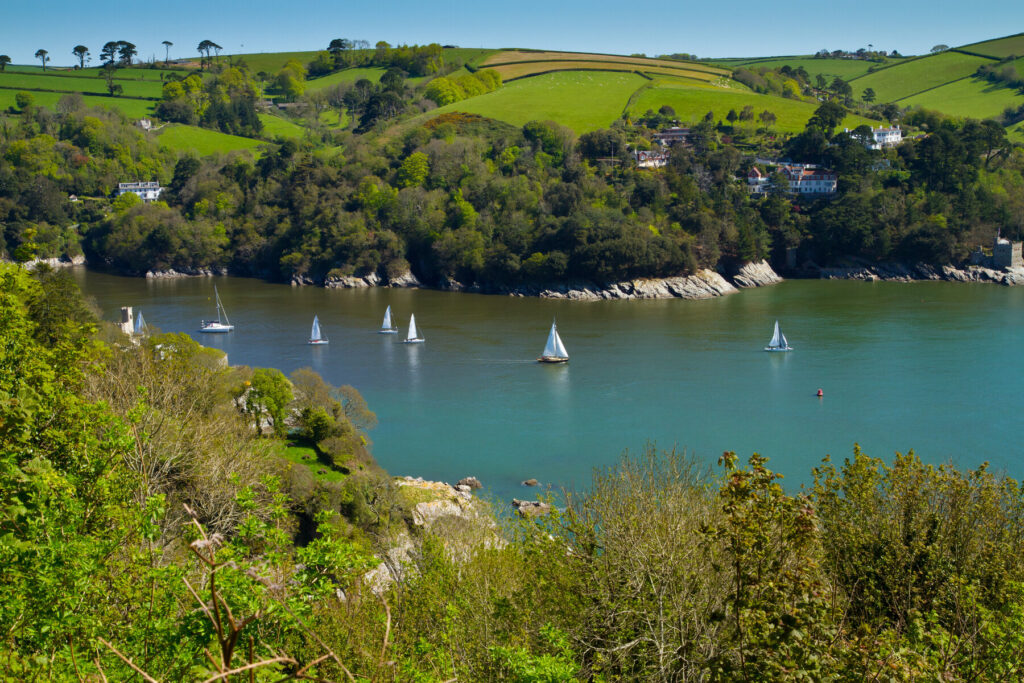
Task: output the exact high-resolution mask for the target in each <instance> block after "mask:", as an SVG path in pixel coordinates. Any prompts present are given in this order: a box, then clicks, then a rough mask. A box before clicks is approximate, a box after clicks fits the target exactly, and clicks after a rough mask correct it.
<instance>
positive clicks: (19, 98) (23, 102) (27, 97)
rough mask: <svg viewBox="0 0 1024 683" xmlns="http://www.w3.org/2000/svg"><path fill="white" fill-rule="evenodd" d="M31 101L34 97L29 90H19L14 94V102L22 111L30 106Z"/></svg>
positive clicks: (33, 100)
mask: <svg viewBox="0 0 1024 683" xmlns="http://www.w3.org/2000/svg"><path fill="white" fill-rule="evenodd" d="M33 102H35V97H34V96H33V95H32V93H30V92H25V91H21V92H18V93H17V94H15V95H14V103H15V104H17V105H18V109H21V110H23V111H24V110H25V109H28V108H29V107H31V106H32V103H33Z"/></svg>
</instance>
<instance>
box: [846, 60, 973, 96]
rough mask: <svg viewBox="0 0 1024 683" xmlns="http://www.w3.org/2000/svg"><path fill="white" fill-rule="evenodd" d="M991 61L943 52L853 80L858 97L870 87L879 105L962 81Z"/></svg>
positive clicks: (851, 84)
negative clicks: (958, 80) (960, 79)
mask: <svg viewBox="0 0 1024 683" xmlns="http://www.w3.org/2000/svg"><path fill="white" fill-rule="evenodd" d="M990 63H992V60H990V59H985V58H984V57H975V56H973V55H967V54H963V53H960V52H953V51H948V52H940V53H939V54H936V55H930V56H928V57H921V58H920V59H913V60H908V61H906V62H903V63H902V64H897V65H896V66H891V67H888V68H886V69H879V70H878V71H875V72H874V73H870V74H867V75H865V76H861V77H860V78H854V79H853V80H851V81H850V86H851V87H852V88H853V92H854V94H855V95H857V96H860V94H861V93H862V92H864V90H865V89H867V88H872V89H873V90H874V91H875V97H876V99H877V101H878V102H898V101H900V100H902V99H903V98H905V97H910V96H912V95H916V94H918V93H921V92H924V91H926V90H930V89H931V88H936V87H938V86H940V85H943V84H945V83H949V82H951V81H955V80H957V79H959V78H965V77H967V76H970V75H971V74H973V73H974V72H975V71H977V70H978V67H979V66H981V65H982V64H990Z"/></svg>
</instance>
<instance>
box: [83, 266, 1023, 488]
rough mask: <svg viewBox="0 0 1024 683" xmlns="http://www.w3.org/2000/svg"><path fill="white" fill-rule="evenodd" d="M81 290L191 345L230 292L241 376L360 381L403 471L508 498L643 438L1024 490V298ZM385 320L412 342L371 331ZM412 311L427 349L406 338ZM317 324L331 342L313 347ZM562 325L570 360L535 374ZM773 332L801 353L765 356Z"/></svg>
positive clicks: (147, 285)
mask: <svg viewBox="0 0 1024 683" xmlns="http://www.w3.org/2000/svg"><path fill="white" fill-rule="evenodd" d="M76 276H77V277H78V278H79V281H80V283H81V284H82V286H83V288H84V289H85V291H86V293H87V294H90V295H92V296H93V297H95V299H96V300H97V302H98V303H99V304H100V306H101V307H102V309H103V311H104V314H105V315H106V316H107V317H108V318H110V319H114V318H116V317H117V315H118V309H119V307H120V306H122V305H130V306H134V307H135V308H136V310H138V309H139V308H141V309H142V311H143V313H144V314H145V318H146V321H147V322H148V323H149V324H150V325H156V326H158V327H160V328H161V329H163V330H164V331H174V332H190V333H194V332H195V330H196V329H198V325H199V320H200V319H201V318H204V317H207V318H208V317H211V316H212V315H213V301H212V297H213V284H214V282H216V284H217V287H218V289H219V290H220V295H221V299H222V301H223V302H224V306H225V308H226V310H227V312H228V315H229V316H230V317H231V322H233V323H234V324H235V326H236V328H235V332H233V333H231V334H227V335H202V334H194V335H193V336H195V337H196V338H197V339H199V340H200V342H202V343H204V344H207V345H211V346H216V347H218V348H221V349H223V350H224V351H226V352H227V353H228V354H229V358H230V361H231V363H233V364H247V365H253V366H272V367H277V368H280V369H281V370H283V371H285V372H286V373H287V372H291V371H292V370H294V369H296V368H299V367H303V366H310V367H312V368H313V369H315V370H317V371H318V372H320V373H321V374H322V375H323V376H324V377H325V378H326V379H327V380H328V381H330V382H331V383H333V384H351V385H353V386H355V387H356V388H357V389H359V390H360V391H361V392H362V394H363V395H364V396H365V397H366V399H367V401H368V402H369V404H370V407H371V408H372V409H373V410H374V411H375V412H376V413H377V415H378V418H379V420H380V424H379V426H378V427H377V428H376V429H375V430H373V431H372V432H371V434H370V436H371V439H372V440H373V442H374V443H373V452H374V455H375V456H376V458H377V460H378V461H379V462H380V463H381V465H383V466H384V467H385V468H386V469H387V470H389V471H390V472H392V473H394V474H408V475H412V476H422V477H425V478H427V479H441V480H446V481H454V480H457V479H459V478H461V477H464V476H467V475H473V476H476V477H478V478H480V480H481V481H483V482H484V484H485V485H486V486H488V487H489V488H490V489H491V490H492V491H493V492H494V493H495V494H497V495H499V496H502V497H510V496H513V495H518V496H520V497H522V496H523V495H525V494H524V492H523V489H522V488H521V487H520V485H519V482H520V481H522V480H523V479H527V478H530V477H534V478H537V479H539V480H540V481H541V482H542V483H545V484H552V485H556V486H560V485H566V486H585V485H586V484H587V483H588V482H589V478H590V473H591V470H592V468H593V467H595V466H603V465H608V464H612V463H614V462H615V461H616V460H617V459H618V457H619V456H620V454H621V453H622V452H623V451H624V450H626V449H629V450H631V451H638V450H640V449H641V448H643V446H644V444H645V443H646V442H647V441H648V440H650V441H654V442H656V444H657V446H658V447H659V448H671V447H673V446H675V447H677V448H679V449H683V450H687V451H689V452H690V453H692V454H693V455H694V456H695V457H697V458H699V459H701V460H703V461H706V462H707V463H709V464H714V463H715V462H716V461H717V458H718V456H719V455H721V453H722V451H724V450H734V451H736V452H737V453H739V454H741V455H744V456H745V455H749V454H750V453H752V452H754V451H757V452H759V453H761V454H762V455H766V456H768V457H770V458H771V464H770V466H772V467H773V468H774V469H776V470H778V471H780V472H782V473H784V474H785V475H786V481H787V483H788V485H789V486H790V487H791V488H795V486H797V485H798V484H800V483H803V482H806V481H808V480H809V478H810V470H811V468H812V467H813V466H815V465H816V464H818V463H819V462H820V461H821V459H822V457H824V456H825V455H826V454H832V455H833V456H834V457H839V458H842V457H845V456H848V455H849V454H850V453H851V451H852V448H853V444H854V443H855V442H858V443H860V444H861V446H862V448H863V449H864V450H865V451H866V452H867V453H869V454H872V455H878V456H883V457H890V456H891V455H892V454H893V453H894V452H896V451H900V452H906V451H907V450H908V449H911V448H913V449H914V450H915V451H916V452H917V453H918V454H920V455H921V456H922V457H923V458H925V459H926V460H928V461H930V462H935V463H941V462H947V461H953V462H954V463H956V464H957V465H959V466H962V467H974V466H976V465H978V464H979V463H981V462H982V461H985V460H988V461H990V462H992V463H993V465H994V466H995V467H996V468H997V469H1004V470H1006V471H1008V472H1009V473H1010V474H1011V475H1013V476H1015V477H1018V478H1019V477H1021V476H1022V475H1024V468H1022V458H1021V456H1022V452H1024V446H1022V442H1021V419H1020V417H1019V413H1020V406H1021V394H1020V387H1021V377H1022V371H1024V360H1022V356H1021V352H1022V342H1024V287H1021V288H1006V287H1000V286H996V285H982V284H953V283H931V282H921V283H913V284H898V283H862V282H827V281H793V282H785V283H783V284H781V285H778V286H775V287H768V288H763V289H756V290H748V291H743V292H740V293H739V294H735V295H732V296H728V297H722V298H718V299H713V300H707V301H681V300H667V301H616V302H598V303H579V302H566V301H554V300H540V299H518V298H510V297H501V296H484V295H475V294H457V293H447V292H434V291H418V290H386V289H374V290H326V289H321V288H311V287H305V288H292V287H289V286H284V285H276V284H269V283H265V282H261V281H258V280H250V279H242V278H217V279H211V278H195V279H182V280H166V281H147V280H142V279H135V278H121V277H115V276H110V275H104V274H99V273H94V272H87V271H84V270H81V269H78V270H76ZM389 304H390V305H391V307H392V311H393V313H394V314H395V316H396V320H397V321H398V323H399V324H400V325H401V327H402V334H400V335H380V334H376V333H375V330H376V328H377V327H378V326H379V325H380V321H381V318H382V317H383V314H384V309H385V307H386V306H387V305H389ZM410 313H415V314H416V323H417V326H418V327H419V328H420V333H421V335H422V336H424V337H425V338H426V343H425V344H422V345H404V344H401V343H400V338H401V337H404V332H405V327H406V326H407V325H408V320H409V314H410ZM314 314H317V315H319V317H320V323H321V326H322V329H323V333H324V336H325V337H327V338H328V339H329V340H330V344H329V345H328V346H323V347H310V346H308V345H307V344H306V343H305V341H306V339H307V337H308V335H309V329H310V325H311V323H312V320H313V315H314ZM556 316H557V320H558V327H559V331H560V333H561V335H562V339H563V340H564V342H565V345H566V347H567V348H568V351H569V353H570V355H571V357H572V360H571V361H570V363H569V364H568V365H563V366H547V365H540V364H538V363H536V362H534V359H535V358H536V356H537V355H538V354H539V353H540V351H541V349H542V348H543V346H544V342H545V340H546V338H547V334H548V329H549V328H550V325H551V320H552V318H553V317H556ZM776 319H779V320H780V322H781V325H782V329H783V331H784V332H785V333H786V336H787V337H788V338H789V342H790V344H791V345H792V346H793V347H794V349H795V350H794V351H793V352H791V353H765V352H764V351H762V349H763V347H764V346H765V344H766V343H767V342H768V340H769V338H770V337H771V332H772V326H773V324H774V321H775V320H776ZM819 388H821V389H822V390H823V391H824V397H823V398H821V399H819V398H818V397H816V395H815V393H816V391H817V390H818V389H819Z"/></svg>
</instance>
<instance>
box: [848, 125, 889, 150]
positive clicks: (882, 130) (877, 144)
mask: <svg viewBox="0 0 1024 683" xmlns="http://www.w3.org/2000/svg"><path fill="white" fill-rule="evenodd" d="M844 131H845V132H846V133H850V132H851V131H850V129H849V128H845V129H844ZM901 142H903V131H902V130H900V127H899V126H898V125H896V126H890V127H888V128H886V127H885V126H879V127H878V128H872V129H871V142H868V143H866V144H867V147H868V149H889V148H890V147H895V146H896V145H898V144H900V143H901Z"/></svg>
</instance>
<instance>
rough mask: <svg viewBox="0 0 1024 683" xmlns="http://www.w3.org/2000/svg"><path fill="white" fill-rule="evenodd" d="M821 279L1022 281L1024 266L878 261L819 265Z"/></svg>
mask: <svg viewBox="0 0 1024 683" xmlns="http://www.w3.org/2000/svg"><path fill="white" fill-rule="evenodd" d="M818 275H819V277H820V278H821V279H823V280H865V281H886V282H913V281H915V280H945V281H948V282H993V283H996V284H1001V285H1021V284H1024V268H1007V269H1005V270H995V269H992V268H984V267H981V266H966V267H963V268H957V267H956V266H948V265H947V266H930V265H927V264H925V263H915V264H909V265H908V264H905V263H877V264H870V265H856V266H847V267H841V268H819V269H818Z"/></svg>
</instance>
